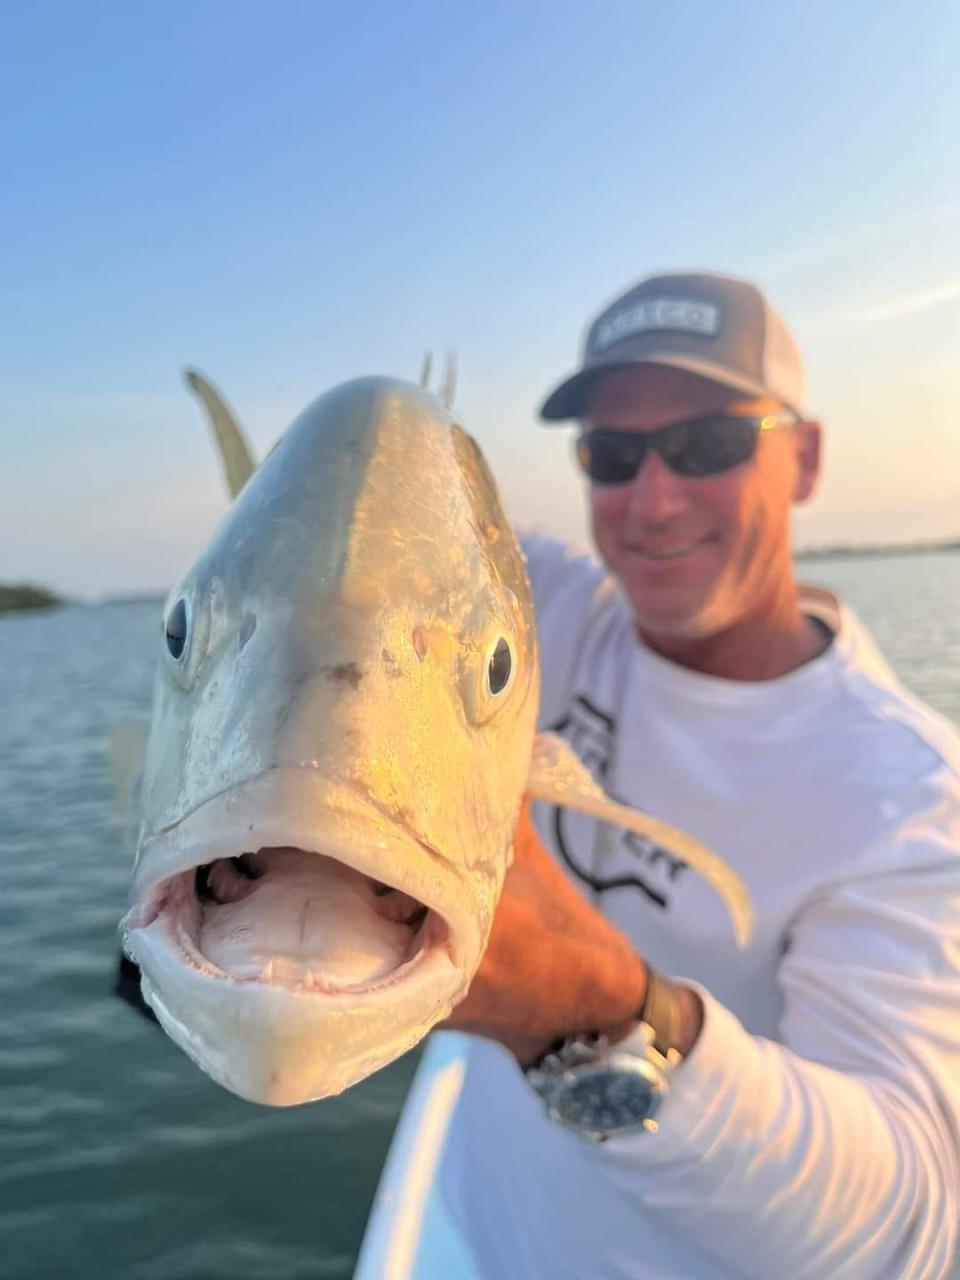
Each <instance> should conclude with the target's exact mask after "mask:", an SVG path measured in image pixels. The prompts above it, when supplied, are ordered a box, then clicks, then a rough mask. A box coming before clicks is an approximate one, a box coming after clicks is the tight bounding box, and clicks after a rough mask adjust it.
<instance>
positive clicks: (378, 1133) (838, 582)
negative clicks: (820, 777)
mask: <svg viewBox="0 0 960 1280" xmlns="http://www.w3.org/2000/svg"><path fill="white" fill-rule="evenodd" d="M800 576H801V578H802V579H803V580H805V581H811V582H817V583H820V584H823V585H827V586H831V587H833V588H835V589H838V590H839V591H840V592H841V593H842V594H843V595H844V596H845V597H846V598H847V599H848V600H849V601H850V602H851V603H852V604H853V605H854V607H855V608H856V609H857V611H858V612H859V614H860V616H861V618H862V619H863V620H864V621H865V622H866V623H867V625H868V626H869V627H870V628H871V629H872V631H873V633H874V636H875V638H876V639H877V641H878V643H879V644H880V646H881V648H882V649H883V650H884V652H885V653H886V654H887V656H888V658H889V659H890V661H891V662H892V664H893V666H894V668H895V669H896V670H897V671H898V673H899V675H900V676H901V678H902V679H903V680H904V682H905V683H906V684H907V685H908V686H909V687H910V688H912V689H913V690H914V691H915V692H917V693H918V694H919V695H920V696H921V697H923V698H925V699H926V700H927V701H929V702H930V703H931V704H933V705H934V706H935V707H937V708H938V709H939V710H940V711H942V712H943V713H944V714H946V715H947V716H949V717H951V718H952V719H954V720H955V721H957V722H958V723H960V555H958V554H946V553H945V554H938V555H927V556H911V557H906V556H904V557H884V558H864V559H854V558H851V559H847V560H834V561H820V562H809V563H807V564H803V565H801V567H800ZM157 638H158V608H157V606H156V605H145V604H139V605H117V606H102V607H97V608H93V607H90V608H83V607H73V608H67V609H63V610H59V611H57V612H54V613H43V614H24V615H16V616H11V615H8V616H4V617H0V885H2V892H0V1276H3V1277H17V1278H19V1277H23V1278H24V1280H45V1278H46V1277H50V1278H51V1280H59V1278H61V1277H63V1278H66V1277H74V1276H76V1277H85V1278H91V1280H94V1278H95V1280H102V1278H106V1277H121V1276H122V1277H136V1278H142V1280H220V1278H221V1277H222V1278H223V1280H228V1278H229V1280H259V1278H260V1277H263V1278H264V1280H266V1278H269V1280H286V1278H287V1277H291V1278H294V1277H311V1278H323V1277H349V1276H350V1275H351V1274H352V1269H353V1262H354V1258H355V1256H356V1251H357V1248H358V1247H359V1242H360V1237H361V1235H362V1232H363V1226H364V1222H365V1219H366V1214H367V1211H368V1208H369V1204H370V1200H371V1198H372V1195H373V1191H374V1188H375V1185H376V1179H377V1175H378V1172H379V1169H380V1165H381V1163H382V1160H383V1157H384V1154H385V1152H386V1148H387V1145H388V1143H389V1139H390V1134H391V1131H392V1127H393V1124H394V1121H395V1119H396V1115H397V1113H398V1110H399V1107H400V1104H401V1102H402V1099H403V1095H404V1092H405V1090H406V1087H407V1085H408V1083H409V1080H410V1077H411V1075H412V1072H413V1068H414V1065H415V1062H414V1056H413V1055H411V1056H410V1057H408V1058H407V1059H404V1060H403V1061H401V1062H399V1063H397V1064H395V1065H394V1066H393V1067H391V1068H388V1069H387V1070H385V1071H383V1072H381V1073H380V1074H379V1075H377V1076H375V1077H374V1078H373V1079H372V1080H369V1081H366V1082H365V1083H364V1084H362V1085H360V1086H358V1087H356V1088H355V1089H352V1090H350V1091H349V1093H347V1094H346V1095H345V1096H344V1097H342V1098H339V1099H334V1100H331V1101H327V1102H322V1103H317V1104H314V1105H313V1106H310V1107H302V1108H295V1109H293V1110H288V1111H274V1110H268V1109H264V1108H258V1107H254V1106H251V1105H249V1104H247V1103H244V1102H241V1101H240V1100H239V1099H236V1098H233V1097H231V1096H230V1095H229V1094H227V1093H226V1092H224V1091H223V1090H222V1089H220V1088H218V1087H217V1086H215V1085H213V1084H212V1083H210V1082H209V1081H208V1080H207V1079H206V1078H205V1077H204V1076H203V1075H202V1073H201V1072H200V1071H198V1070H197V1069H196V1068H195V1067H194V1066H193V1065H192V1064H191V1063H190V1062H189V1061H188V1060H187V1059H186V1058H185V1057H184V1055H183V1054H182V1053H181V1052H180V1051H179V1050H178V1049H176V1048H175V1047H174V1045H173V1044H172V1043H171V1042H170V1041H169V1040H168V1039H167V1038H166V1037H165V1036H164V1035H163V1034H162V1033H160V1032H159V1031H158V1030H157V1029H156V1028H154V1027H152V1026H150V1025H149V1024H148V1023H146V1022H145V1021H143V1020H142V1019H140V1018H138V1017H137V1016H136V1015H135V1014H134V1013H133V1012H132V1011H131V1010H130V1009H129V1008H128V1007H127V1006H126V1005H124V1004H122V1003H121V1002H120V1001H118V1000H117V999H116V998H115V997H114V996H113V995H112V985H113V977H114V968H115V964H116V957H117V945H118V943H117V933H116V926H117V921H118V919H119V917H120V916H121V914H122V913H123V910H124V907H125V900H126V892H127V882H128V876H129V865H130V851H129V849H128V848H127V847H126V839H125V833H124V829H123V825H122V823H121V822H120V820H119V818H118V815H117V812H116V807H115V804H114V799H113V785H112V780H111V774H110V764H109V756H108V741H109V731H110V726H111V725H112V724H114V723H116V722H117V721H120V720H128V719H131V718H136V717H138V716H143V715H145V714H146V713H147V711H148V708H149V701H150V689H151V683H152V672H153V665H154V661H155V655H156V641H157Z"/></svg>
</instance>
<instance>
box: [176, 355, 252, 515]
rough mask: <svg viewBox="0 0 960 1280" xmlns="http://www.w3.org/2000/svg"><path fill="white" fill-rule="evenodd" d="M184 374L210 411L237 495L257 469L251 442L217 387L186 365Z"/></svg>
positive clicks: (231, 487)
mask: <svg viewBox="0 0 960 1280" xmlns="http://www.w3.org/2000/svg"><path fill="white" fill-rule="evenodd" d="M183 376H184V378H185V379H186V382H187V386H189V387H190V388H191V390H192V391H194V392H196V394H197V396H198V397H199V399H200V400H201V401H202V403H203V406H204V408H205V409H206V411H207V416H208V417H209V419H210V425H211V427H212V428H213V435H214V439H215V440H216V442H217V448H218V449H219V451H220V461H221V462H222V463H223V470H224V474H225V475H226V478H227V488H228V489H229V490H230V497H231V498H235V497H236V496H237V494H238V493H239V492H240V490H241V489H242V488H243V486H244V485H245V484H246V483H247V481H248V480H249V479H250V477H251V476H252V475H253V473H254V471H256V469H257V464H256V462H254V460H253V454H252V452H251V450H250V446H249V444H248V443H247V440H246V438H245V436H244V434H243V432H242V431H241V430H240V427H239V426H238V424H237V420H236V418H235V417H234V416H233V414H232V413H231V412H230V410H229V409H228V408H227V404H226V401H225V400H224V398H223V396H222V395H221V394H220V392H219V391H218V390H217V389H216V387H214V386H213V385H212V384H211V383H209V382H208V381H207V379H206V378H205V377H204V376H203V374H202V373H198V372H197V370H196V369H185V370H184V374H183Z"/></svg>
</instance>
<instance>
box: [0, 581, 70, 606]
mask: <svg viewBox="0 0 960 1280" xmlns="http://www.w3.org/2000/svg"><path fill="white" fill-rule="evenodd" d="M66 603H67V601H66V600H64V599H63V598H62V597H61V596H58V595H57V594H56V592H53V591H48V590H47V588H46V587H36V586H34V585H33V584H32V583H30V582H17V583H9V584H7V585H4V584H3V583H0V613H18V612H20V611H21V610H25V609H59V608H60V607H61V606H62V605H65V604H66Z"/></svg>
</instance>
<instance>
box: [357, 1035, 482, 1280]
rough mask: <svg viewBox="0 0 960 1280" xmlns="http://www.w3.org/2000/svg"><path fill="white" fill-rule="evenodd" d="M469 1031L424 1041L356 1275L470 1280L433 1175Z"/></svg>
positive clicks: (364, 1279)
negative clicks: (464, 1033)
mask: <svg viewBox="0 0 960 1280" xmlns="http://www.w3.org/2000/svg"><path fill="white" fill-rule="evenodd" d="M468 1045H469V1038H468V1037H467V1036H465V1035H461V1034H459V1033H458V1032H453V1031H436V1032H434V1033H433V1034H432V1035H431V1037H430V1039H429V1040H428V1042H427V1046H426V1049H425V1050H424V1053H423V1057H422V1058H421V1059H420V1063H419V1066H418V1067H417V1072H416V1075H415V1076H414V1079H413V1083H412V1085H411V1086H410V1090H409V1092H408V1094H407V1098H406V1101H405V1103H404V1105H403V1110H402V1112H401V1114H400V1119H399V1121H398V1122H397V1128H396V1131H395V1132H394V1135H393V1140H392V1142H391V1144H390V1150H389V1152H388V1154H387V1159H386V1161H385V1162H384V1166H383V1170H382V1172H381V1174H380V1181H379V1184H378V1186H377V1192H376V1195H375V1196H374V1200H373V1205H372V1206H371V1209H370V1216H369V1218H368V1220H367V1228H366V1231H365V1232H364V1237H363V1243H362V1245H361V1247H360V1255H359V1257H358V1259H357V1267H356V1270H355V1271H354V1273H353V1274H354V1280H441V1277H442V1280H450V1278H451V1277H453V1276H456V1277H457V1278H458V1280H470V1277H472V1276H475V1274H476V1273H475V1271H474V1268H473V1265H472V1263H471V1261H470V1258H469V1255H468V1253H467V1252H466V1249H465V1247H464V1246H463V1244H462V1243H461V1241H460V1239H459V1236H458V1232H457V1228H456V1226H455V1225H454V1223H453V1222H452V1221H451V1220H450V1217H449V1215H448V1213H447V1211H446V1208H445V1206H444V1204H443V1201H442V1198H441V1197H440V1195H439V1193H438V1192H437V1190H436V1183H435V1176H436V1172H437V1168H438V1166H439V1163H440V1159H441V1157H442V1155H443V1150H444V1147H445V1145H446V1138H447V1132H448V1129H449V1125H450V1120H451V1117H452V1116H453V1112H454V1109H455V1107H456V1104H457V1099H458V1098H459V1096H460V1090H461V1088H462V1085H463V1078H464V1073H465V1070H466V1059H467V1047H468Z"/></svg>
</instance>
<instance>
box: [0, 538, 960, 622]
mask: <svg viewBox="0 0 960 1280" xmlns="http://www.w3.org/2000/svg"><path fill="white" fill-rule="evenodd" d="M938 551H960V538H949V539H945V540H942V541H938V542H888V543H876V544H869V543H846V542H838V543H830V544H829V545H827V546H823V547H799V548H798V549H797V550H796V551H795V552H794V559H795V560H797V561H803V562H806V561H808V560H868V559H871V560H878V559H882V558H883V557H884V556H925V555H933V554H934V553H936V552H938ZM165 598H166V592H163V591H143V592H140V591H129V592H126V591H124V592H118V593H117V594H116V595H109V596H100V597H99V598H98V599H92V600H91V599H86V600H83V599H70V598H67V597H64V596H59V595H57V594H56V592H54V591H49V590H48V589H47V588H46V587H38V586H34V585H33V584H32V583H27V582H22V583H15V584H7V585H4V584H3V583H0V614H2V613H17V612H20V611H22V610H39V609H60V608H63V606H64V605H71V604H72V605H83V606H84V607H86V608H100V607H102V606H104V605H125V604H162V603H163V601H164V599H165Z"/></svg>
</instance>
